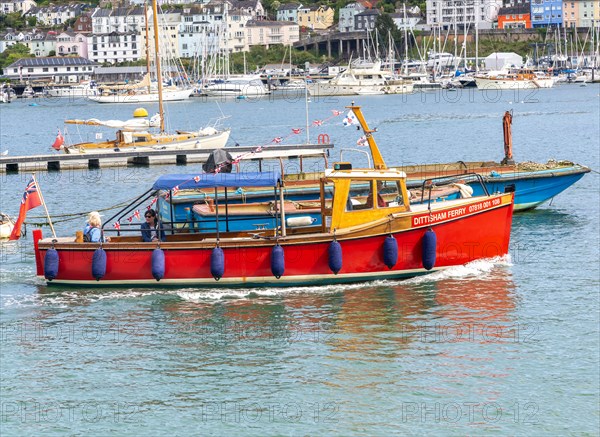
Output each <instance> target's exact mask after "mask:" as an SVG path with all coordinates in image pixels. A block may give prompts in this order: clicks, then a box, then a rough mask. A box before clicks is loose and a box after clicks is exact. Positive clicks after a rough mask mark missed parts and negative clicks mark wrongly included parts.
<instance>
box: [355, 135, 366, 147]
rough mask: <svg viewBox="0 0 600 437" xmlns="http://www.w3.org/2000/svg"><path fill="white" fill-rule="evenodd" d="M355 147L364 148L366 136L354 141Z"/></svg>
mask: <svg viewBox="0 0 600 437" xmlns="http://www.w3.org/2000/svg"><path fill="white" fill-rule="evenodd" d="M356 145H357V146H366V145H367V137H366V136H364V135H363V136H362V137H360V138H359V139H358V140H357V141H356Z"/></svg>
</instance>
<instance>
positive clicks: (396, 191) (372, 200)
mask: <svg viewBox="0 0 600 437" xmlns="http://www.w3.org/2000/svg"><path fill="white" fill-rule="evenodd" d="M402 205H404V199H403V198H402V190H401V188H400V184H399V182H398V181H385V180H377V181H352V182H351V184H350V195H349V196H348V202H347V203H346V210H347V211H359V210H365V209H374V208H378V209H381V208H390V207H392V208H393V207H398V206H402Z"/></svg>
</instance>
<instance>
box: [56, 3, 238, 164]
mask: <svg viewBox="0 0 600 437" xmlns="http://www.w3.org/2000/svg"><path fill="white" fill-rule="evenodd" d="M152 9H153V17H154V30H155V33H157V29H158V18H157V5H156V0H153V1H152ZM154 43H155V51H154V53H155V63H156V73H157V76H158V77H159V78H160V77H161V62H160V57H159V55H158V53H159V47H158V35H157V34H155V38H154ZM156 96H157V98H158V109H159V113H158V114H157V115H156V116H154V117H152V118H150V119H148V118H147V117H148V112H147V111H146V110H145V109H143V108H139V109H136V111H135V112H134V119H131V120H127V121H121V120H104V121H102V120H98V119H88V120H67V121H66V122H65V123H66V124H76V125H88V126H104V127H110V128H113V129H116V130H117V132H116V138H115V139H114V140H108V141H100V142H80V143H75V144H71V145H67V146H64V145H63V144H62V141H61V142H60V144H59V143H57V142H55V145H53V147H54V148H55V149H57V150H64V151H65V152H66V153H85V152H100V153H104V152H107V153H113V152H119V151H121V150H142V151H143V150H149V149H156V148H161V149H172V150H178V149H186V148H188V149H189V148H204V149H215V148H220V147H224V146H225V144H226V143H227V140H228V139H229V133H230V131H229V130H228V129H224V130H220V129H217V127H216V126H207V127H204V128H202V129H200V130H197V131H177V132H175V133H172V134H169V133H166V132H165V115H164V109H163V84H162V81H161V80H159V81H158V93H157V94H156ZM150 128H158V129H159V132H158V133H151V132H149V129H150ZM59 136H61V134H60V132H59ZM61 138H62V137H61ZM57 140H58V139H57Z"/></svg>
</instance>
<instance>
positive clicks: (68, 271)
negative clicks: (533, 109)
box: [35, 203, 513, 287]
mask: <svg viewBox="0 0 600 437" xmlns="http://www.w3.org/2000/svg"><path fill="white" fill-rule="evenodd" d="M512 210H513V204H512V203H510V204H505V205H502V206H500V207H496V208H494V209H487V210H484V211H479V212H477V213H475V214H473V215H469V216H463V217H461V218H460V219H454V220H449V221H443V222H441V223H438V224H433V225H432V227H431V228H432V229H433V230H434V232H435V234H436V237H437V249H436V262H435V267H434V268H433V270H436V269H440V268H444V267H449V266H455V265H462V264H465V263H467V262H470V261H473V260H476V259H480V258H491V257H495V256H501V255H505V254H506V253H508V245H509V238H510V226H511V221H512V220H511V218H512ZM427 229H428V227H426V226H421V227H418V228H412V229H408V230H405V231H402V232H397V233H395V234H394V237H395V238H396V240H397V242H398V262H397V263H396V265H395V266H394V267H393V268H392V269H389V268H388V267H387V266H386V265H385V264H384V261H383V242H384V239H385V238H386V237H387V234H382V235H377V236H367V237H364V236H363V237H355V238H353V239H344V238H339V239H338V241H339V242H340V244H341V247H342V253H343V267H342V269H341V270H340V271H339V273H338V274H337V275H335V274H333V273H332V271H331V270H330V269H329V264H328V249H329V245H330V241H331V240H328V241H321V242H312V243H311V242H302V241H299V240H297V239H295V240H294V239H290V240H286V241H282V242H281V246H282V247H283V249H284V253H285V272H284V274H283V276H282V277H281V278H279V279H277V278H275V276H274V275H273V273H272V272H271V251H272V248H273V245H274V242H272V241H263V240H257V241H256V244H254V245H253V246H252V247H249V246H247V247H240V246H237V247H236V246H231V245H228V244H225V243H224V244H221V247H222V249H223V252H224V255H225V264H224V266H225V268H224V275H223V277H222V278H221V279H220V280H219V281H216V280H215V279H214V278H213V277H212V275H211V272H210V265H211V252H212V247H200V248H189V247H187V248H186V247H185V246H186V244H185V243H173V244H163V250H164V254H165V269H164V272H165V273H164V278H163V279H161V280H160V282H159V283H157V281H156V280H155V279H154V278H153V276H152V272H151V270H152V251H153V250H154V249H155V248H156V246H155V245H153V244H150V243H146V244H138V245H137V246H138V247H139V248H132V247H131V246H132V245H131V244H129V245H125V244H123V245H120V244H119V243H115V244H112V243H111V244H106V245H104V249H105V251H106V254H107V264H106V274H105V276H104V277H103V278H102V279H101V280H100V281H99V282H98V281H96V280H95V279H94V278H93V277H92V273H91V271H92V255H93V253H94V250H95V249H96V248H97V246H93V245H91V244H86V245H85V248H83V247H82V248H81V249H79V248H73V245H71V246H70V247H69V248H68V249H67V248H65V249H61V248H60V245H57V247H56V248H57V250H58V254H59V269H58V275H57V277H56V278H55V279H54V280H53V281H52V282H51V283H53V284H65V285H68V284H72V285H82V284H89V285H112V286H118V285H148V286H152V285H154V286H155V285H161V286H164V285H195V286H205V287H206V286H208V287H218V286H223V287H235V286H250V285H260V286H289V285H314V284H332V283H342V282H356V281H364V280H373V279H383V278H388V279H392V278H405V277H411V276H416V275H420V274H424V273H427V272H428V271H427V270H425V269H424V268H423V265H422V249H421V247H422V237H423V234H424V233H425V231H426V230H427ZM35 243H36V260H37V262H38V275H39V276H42V277H43V260H44V256H45V253H46V250H47V245H44V246H45V247H42V248H38V247H37V246H38V242H37V241H35ZM179 245H181V248H180V247H179ZM124 246H127V248H124Z"/></svg>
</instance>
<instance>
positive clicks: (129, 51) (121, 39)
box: [87, 32, 146, 64]
mask: <svg viewBox="0 0 600 437" xmlns="http://www.w3.org/2000/svg"><path fill="white" fill-rule="evenodd" d="M87 45H88V48H87V51H88V58H89V59H90V60H91V61H94V62H95V63H98V64H116V63H118V62H127V61H137V60H139V59H141V58H145V57H146V54H145V51H144V43H143V41H142V39H141V37H140V35H139V34H138V33H137V32H121V33H120V32H111V33H101V34H96V33H94V34H92V35H88V38H87Z"/></svg>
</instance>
